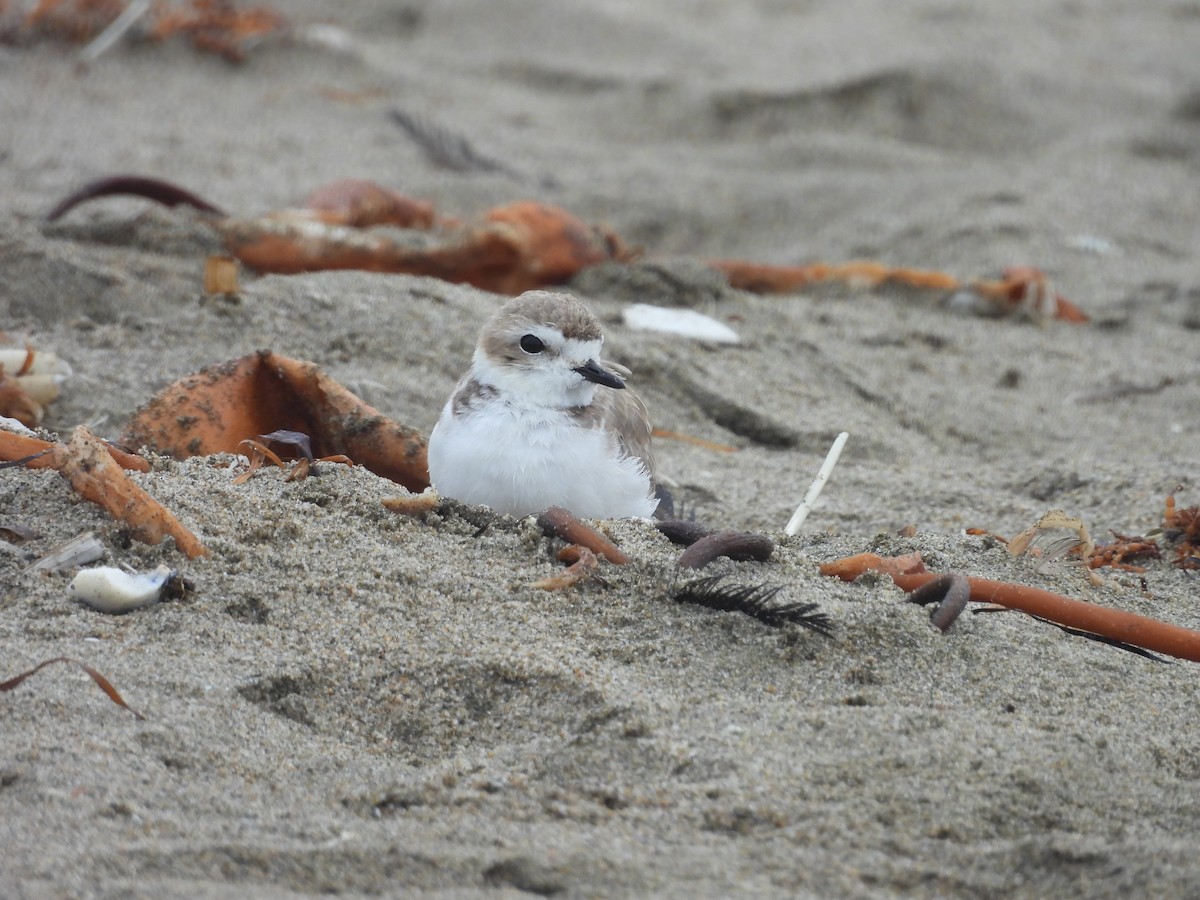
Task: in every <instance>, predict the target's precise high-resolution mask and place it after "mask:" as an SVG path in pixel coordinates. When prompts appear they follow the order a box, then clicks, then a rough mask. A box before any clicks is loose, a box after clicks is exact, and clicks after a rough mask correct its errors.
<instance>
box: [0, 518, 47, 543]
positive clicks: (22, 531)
mask: <svg viewBox="0 0 1200 900" xmlns="http://www.w3.org/2000/svg"><path fill="white" fill-rule="evenodd" d="M39 537H41V535H40V534H38V533H37V532H36V531H34V530H33V529H32V528H30V527H29V526H28V525H23V524H21V523H20V522H0V541H3V542H4V543H6V544H23V543H25V542H26V541H34V540H37V539H38V538H39Z"/></svg>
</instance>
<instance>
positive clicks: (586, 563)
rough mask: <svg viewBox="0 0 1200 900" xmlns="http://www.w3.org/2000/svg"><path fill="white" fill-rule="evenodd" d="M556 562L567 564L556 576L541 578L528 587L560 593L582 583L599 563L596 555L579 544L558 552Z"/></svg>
mask: <svg viewBox="0 0 1200 900" xmlns="http://www.w3.org/2000/svg"><path fill="white" fill-rule="evenodd" d="M558 561H559V562H565V563H569V565H568V566H567V568H566V569H564V570H563V571H562V572H560V573H559V574H558V575H551V576H549V577H548V578H541V579H539V580H537V581H535V582H534V583H533V584H531V585H530V587H534V588H537V589H538V590H542V591H561V590H563V589H564V588H569V587H572V586H573V585H576V584H578V583H579V582H581V581H583V580H584V579H585V578H587V577H588V576H589V575H591V574H592V572H593V571H595V569H596V566H598V565H599V564H600V561H599V560H598V559H596V554H595V553H593V552H592V551H591V550H589V549H588V548H587V547H584V546H582V545H580V544H568V545H567V546H566V547H563V548H562V549H561V550H559V551H558Z"/></svg>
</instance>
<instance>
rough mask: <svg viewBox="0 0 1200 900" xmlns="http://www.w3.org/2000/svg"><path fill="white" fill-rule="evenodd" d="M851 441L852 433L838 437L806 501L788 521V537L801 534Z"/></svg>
mask: <svg viewBox="0 0 1200 900" xmlns="http://www.w3.org/2000/svg"><path fill="white" fill-rule="evenodd" d="M849 439H850V432H848V431H843V432H842V433H841V434H839V435H838V436H837V440H835V441H834V442H833V446H832V447H830V448H829V453H828V454H827V455H826V457H825V462H823V463H821V470H820V471H819V472H817V477H816V478H814V479H813V483H812V484H811V485H810V486H809V488H808V493H807V494H805V495H804V499H803V500H801V501H800V505H799V506H797V507H796V511H795V512H794V513H792V518H791V519H790V520H788V523H787V528H785V529H783V530H784V532H785V533H786V534H787V535H788V537H791V536H792V535H795V534H798V533H799V531H800V527H801V526H802V525H803V524H804V520H805V519H807V518H808V514H809V513H810V512H812V508H813V504H814V503H816V502H817V498H818V497H820V496H821V489H822V488H824V487H825V482H826V481H828V480H829V473H830V472H832V471H833V467H834V466H836V465H837V461H838V459H839V457H841V455H842V448H843V447H845V446H846V441H848V440H849Z"/></svg>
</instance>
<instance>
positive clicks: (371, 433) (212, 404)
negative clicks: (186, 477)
mask: <svg viewBox="0 0 1200 900" xmlns="http://www.w3.org/2000/svg"><path fill="white" fill-rule="evenodd" d="M281 430H286V431H299V432H303V433H304V434H306V435H308V437H309V438H310V440H311V442H312V452H313V455H314V456H318V457H328V456H337V455H339V454H342V455H345V456H347V457H349V458H350V459H352V460H353V461H354V462H355V463H358V464H359V465H362V466H365V467H366V468H368V469H370V470H371V471H372V472H374V473H375V474H377V475H380V476H382V477H384V478H389V479H391V480H392V481H395V482H398V483H400V484H402V485H404V486H405V487H406V488H408V489H409V490H411V491H422V490H424V489H425V488H426V487H428V486H429V469H428V466H427V464H426V461H425V439H424V437H423V436H422V435H421V434H420V432H418V431H416V430H415V429H412V428H408V427H407V426H404V425H401V424H399V423H397V422H394V421H392V420H391V419H389V418H387V417H386V416H384V415H383V414H382V413H380V412H379V411H378V410H377V409H375V408H374V407H371V406H369V405H367V404H366V403H364V402H363V401H362V400H360V399H359V398H358V397H356V396H354V394H352V393H350V391H348V390H346V388H344V387H343V386H342V385H340V384H338V383H337V382H336V381H334V380H333V379H332V378H330V377H329V376H328V375H327V374H326V373H325V372H324V371H322V370H321V369H320V368H319V367H318V366H316V365H315V364H313V363H310V362H303V361H301V360H296V359H289V358H287V357H285V356H279V355H277V354H275V353H271V352H270V351H268V350H260V351H259V352H257V353H252V354H250V355H249V356H243V357H241V358H240V359H234V360H230V361H229V362H226V363H222V364H221V365H217V366H211V367H209V368H206V369H203V370H201V371H200V372H198V373H196V374H194V375H188V376H187V377H185V378H182V379H180V380H179V381H177V382H175V383H174V384H172V385H170V386H168V387H167V388H166V389H165V390H164V391H162V392H161V393H160V394H159V395H158V396H157V397H155V398H154V399H153V400H151V401H150V403H149V404H148V405H147V406H145V407H143V408H142V409H141V410H139V411H138V412H137V413H136V414H135V415H134V417H133V419H132V420H131V421H130V423H129V425H128V427H127V429H126V433H125V438H124V441H125V442H126V443H128V444H130V445H132V446H135V447H136V446H142V445H145V446H148V447H151V448H153V449H155V450H158V451H160V452H162V453H166V454H169V455H171V456H174V457H176V458H179V459H183V458H186V457H189V456H205V455H208V454H210V453H222V452H224V453H240V452H241V451H240V450H239V449H238V448H239V445H240V444H241V442H242V441H243V440H245V439H247V438H256V437H258V435H260V434H268V433H270V432H274V431H281Z"/></svg>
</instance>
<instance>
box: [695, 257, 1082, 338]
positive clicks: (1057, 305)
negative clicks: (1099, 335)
mask: <svg viewBox="0 0 1200 900" xmlns="http://www.w3.org/2000/svg"><path fill="white" fill-rule="evenodd" d="M709 265H710V266H712V267H713V268H714V269H717V270H718V271H720V272H722V273H724V275H725V277H726V278H727V279H728V280H729V283H730V285H731V286H733V287H735V288H738V289H740V290H744V291H751V292H753V293H756V294H787V293H791V292H792V291H796V290H798V289H799V288H802V287H806V286H807V285H810V284H819V283H821V282H830V281H836V282H841V283H843V284H848V285H850V286H851V287H879V286H880V285H884V284H899V285H904V286H906V287H911V288H917V289H920V290H933V291H943V292H946V291H957V290H970V291H974V292H975V293H976V294H978V295H979V296H981V297H983V298H984V299H986V300H989V301H991V302H992V303H994V304H996V305H997V307H998V308H999V309H1000V310H1001V311H1002V312H1004V313H1013V312H1017V311H1020V310H1024V311H1026V312H1029V313H1031V314H1033V315H1036V316H1040V317H1042V318H1050V319H1062V320H1063V321H1066V322H1080V323H1082V322H1087V321H1089V319H1088V316H1087V314H1086V313H1084V312H1083V310H1081V309H1080V308H1079V307H1078V306H1076V305H1075V304H1074V303H1072V302H1071V301H1070V300H1068V299H1066V298H1065V297H1063V296H1061V295H1059V294H1055V293H1054V292H1053V291H1051V290H1050V288H1049V286H1048V284H1047V282H1046V275H1045V273H1044V272H1042V271H1041V270H1039V269H1035V268H1033V267H1032V266H1013V267H1011V268H1008V269H1005V270H1004V272H1003V276H1002V277H1001V279H1000V280H999V281H986V280H976V281H970V282H964V281H962V280H960V279H959V278H956V277H955V276H953V275H948V274H946V273H945V272H937V271H932V270H928V269H905V268H892V267H890V266H885V265H884V264H882V263H878V262H871V261H869V260H856V261H852V262H847V263H839V264H831V263H812V264H810V265H806V266H772V265H766V264H763V263H755V262H746V261H743V260H735V259H716V260H710V261H709Z"/></svg>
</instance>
